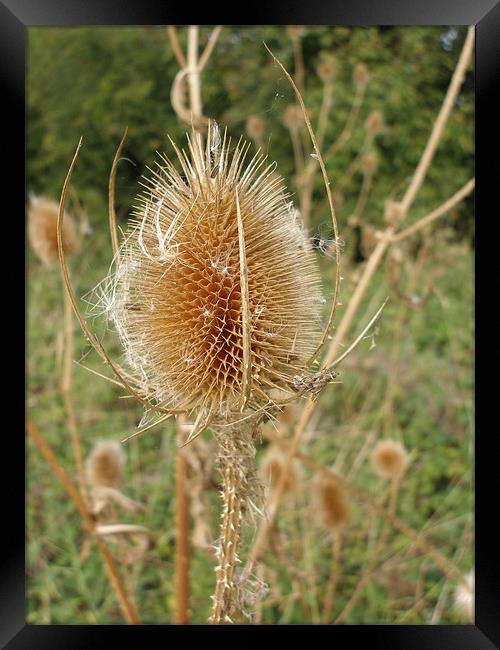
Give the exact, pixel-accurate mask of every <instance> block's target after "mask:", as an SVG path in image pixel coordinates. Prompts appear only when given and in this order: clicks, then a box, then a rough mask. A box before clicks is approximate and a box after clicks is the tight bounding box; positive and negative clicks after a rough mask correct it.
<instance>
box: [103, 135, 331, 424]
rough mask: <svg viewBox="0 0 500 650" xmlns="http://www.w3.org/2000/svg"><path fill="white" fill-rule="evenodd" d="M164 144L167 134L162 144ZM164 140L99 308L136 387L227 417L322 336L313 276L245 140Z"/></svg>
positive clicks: (279, 383) (296, 368) (301, 360)
mask: <svg viewBox="0 0 500 650" xmlns="http://www.w3.org/2000/svg"><path fill="white" fill-rule="evenodd" d="M172 144H173V143H172ZM188 145H189V149H188V152H187V153H186V152H182V153H181V151H180V150H179V148H178V147H177V146H176V145H175V144H173V146H174V148H175V151H176V153H177V156H178V159H179V163H180V166H181V168H182V171H181V172H179V171H178V170H177V169H176V167H175V166H174V164H173V163H172V162H171V161H169V160H167V159H166V158H165V157H164V156H162V157H161V161H160V162H159V163H157V170H156V171H152V173H151V175H150V176H149V178H146V179H145V181H144V183H143V184H144V186H145V191H144V192H143V194H142V195H141V196H140V198H139V205H138V207H137V209H136V211H135V213H134V219H133V220H131V222H130V224H129V228H128V231H127V233H126V237H125V241H124V243H123V245H122V248H121V251H120V261H119V262H118V263H117V268H116V270H115V273H114V274H113V276H112V277H111V283H110V291H109V296H108V298H107V299H108V308H109V311H110V314H111V317H112V318H113V320H114V322H115V325H116V328H117V331H118V333H119V335H120V337H121V340H122V343H123V345H124V348H125V353H126V359H127V361H128V364H129V366H130V367H131V369H132V373H133V377H134V379H135V380H136V384H137V385H138V386H139V387H140V389H141V392H142V394H143V395H144V396H145V398H146V399H147V400H148V401H149V402H150V403H151V404H152V406H153V407H154V406H156V407H161V408H163V409H165V410H176V411H187V412H189V413H194V412H198V414H199V413H205V414H206V415H207V419H211V420H212V419H213V418H214V417H215V416H216V417H217V418H218V419H217V421H218V422H231V421H235V419H236V418H237V417H241V414H242V413H252V412H254V411H255V410H257V409H260V408H261V407H262V406H263V405H265V404H267V403H269V400H270V395H271V393H272V391H273V390H274V389H285V390H286V389H287V388H289V387H290V385H292V384H293V377H294V376H295V375H297V373H298V372H300V371H301V370H302V371H303V370H304V367H305V366H306V364H307V362H308V361H309V359H310V356H311V355H312V354H313V352H314V351H315V349H316V346H317V345H318V342H319V341H320V338H321V330H320V314H321V303H322V299H321V294H320V276H319V271H318V268H317V263H316V259H315V256H314V252H313V251H312V248H311V246H310V245H309V240H308V237H307V236H305V235H304V231H303V229H302V226H301V224H300V222H299V220H298V219H297V213H296V211H295V210H294V209H293V207H292V206H291V204H290V203H289V202H287V199H288V196H287V194H286V192H285V188H284V184H283V180H282V179H281V177H279V176H278V174H277V173H276V172H275V166H274V165H267V166H266V164H265V162H266V161H265V157H264V156H263V155H262V154H260V153H258V154H256V155H255V156H254V157H253V158H252V160H251V161H250V162H249V163H248V164H245V158H246V154H247V152H248V145H246V144H241V142H240V143H239V144H238V145H237V146H236V147H235V148H234V149H233V151H232V153H231V148H232V147H231V143H230V140H228V138H227V137H226V135H224V136H223V138H221V136H220V134H219V130H218V127H217V125H215V124H214V123H211V124H210V125H209V129H208V136H207V141H206V145H205V146H204V145H203V144H202V140H201V136H200V135H199V134H197V133H195V132H193V134H192V136H191V137H189V136H188Z"/></svg>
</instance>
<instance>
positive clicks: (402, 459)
mask: <svg viewBox="0 0 500 650" xmlns="http://www.w3.org/2000/svg"><path fill="white" fill-rule="evenodd" d="M409 462H410V461H409V457H408V452H407V451H406V449H405V448H404V446H403V445H402V443H401V442H399V441H398V440H390V439H388V440H380V441H379V442H378V443H377V444H376V445H375V448H374V449H373V451H372V454H371V463H372V467H373V469H374V470H375V472H376V473H377V474H378V475H379V476H381V477H382V478H387V479H394V478H397V477H398V476H399V475H401V474H402V473H403V472H404V470H405V469H406V468H407V466H408V464H409Z"/></svg>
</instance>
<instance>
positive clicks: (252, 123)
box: [246, 115, 266, 141]
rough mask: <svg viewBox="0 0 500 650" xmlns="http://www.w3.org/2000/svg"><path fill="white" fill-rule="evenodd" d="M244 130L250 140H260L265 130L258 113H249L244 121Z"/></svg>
mask: <svg viewBox="0 0 500 650" xmlns="http://www.w3.org/2000/svg"><path fill="white" fill-rule="evenodd" d="M246 130H247V133H248V135H249V136H250V137H251V138H252V140H257V141H259V140H261V139H262V136H263V135H264V133H265V130H266V124H265V122H264V120H263V119H262V118H261V117H259V116H258V115H249V116H248V119H247V123H246Z"/></svg>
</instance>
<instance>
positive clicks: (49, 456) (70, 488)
mask: <svg viewBox="0 0 500 650" xmlns="http://www.w3.org/2000/svg"><path fill="white" fill-rule="evenodd" d="M26 426H27V429H28V434H29V435H30V437H31V438H32V440H33V442H34V443H35V444H36V446H37V447H38V449H39V451H40V453H41V454H42V456H43V457H44V458H45V460H46V461H47V462H48V463H49V465H50V466H51V468H52V470H53V472H54V474H55V475H56V476H57V477H58V478H59V480H60V481H61V483H62V485H63V487H64V489H65V490H66V492H67V494H68V496H69V497H70V498H71V500H72V501H73V503H74V504H75V506H76V509H77V510H78V512H79V513H80V516H81V518H82V519H83V522H84V524H85V527H86V528H87V531H88V533H89V535H91V536H92V538H93V539H94V540H95V542H96V544H97V547H98V548H99V551H100V553H101V557H102V560H103V563H104V567H105V569H106V573H107V575H108V578H109V581H110V583H111V586H112V587H113V589H114V591H115V593H116V596H117V598H118V602H119V605H120V609H121V610H122V613H123V616H124V618H125V620H126V621H127V623H130V624H137V623H140V620H139V614H138V612H137V610H136V608H135V607H134V605H133V604H132V603H131V600H130V598H129V597H128V595H127V593H126V591H125V588H124V586H123V584H122V580H121V577H120V574H119V572H118V568H117V566H116V564H115V561H114V559H113V556H112V555H111V553H110V551H109V549H108V547H107V546H106V544H105V543H104V542H103V541H102V540H101V539H100V538H99V537H98V536H96V534H95V521H94V519H93V518H92V516H91V515H90V513H89V511H88V509H87V505H86V504H85V502H84V500H83V498H82V496H81V495H80V493H79V492H78V490H77V489H76V487H75V486H74V484H73V483H72V481H71V479H70V478H69V476H68V474H67V473H66V471H65V470H64V468H63V467H62V466H61V464H60V462H59V461H58V460H57V458H56V456H55V455H54V452H53V451H52V449H51V448H50V447H49V445H48V444H47V442H46V440H45V438H44V437H43V436H42V434H41V433H40V431H39V430H38V428H37V427H36V426H35V424H34V423H33V422H32V420H31V418H29V417H28V420H27V424H26Z"/></svg>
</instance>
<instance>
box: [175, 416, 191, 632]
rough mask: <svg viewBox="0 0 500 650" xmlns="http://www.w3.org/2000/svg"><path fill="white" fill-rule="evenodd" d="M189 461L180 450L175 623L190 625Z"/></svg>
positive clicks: (176, 456) (177, 485)
mask: <svg viewBox="0 0 500 650" xmlns="http://www.w3.org/2000/svg"><path fill="white" fill-rule="evenodd" d="M181 418H182V416H178V426H179V433H178V440H179V442H180V440H181V435H180V433H181V428H182V421H181ZM188 471H189V466H188V461H187V459H186V452H185V450H184V449H182V448H179V449H177V451H176V455H175V579H174V581H175V622H176V623H177V624H178V625H186V624H188V623H189V561H190V555H191V549H190V543H189V529H190V525H189V524H190V522H189V495H188V492H187V484H188V483H187V482H188Z"/></svg>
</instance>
